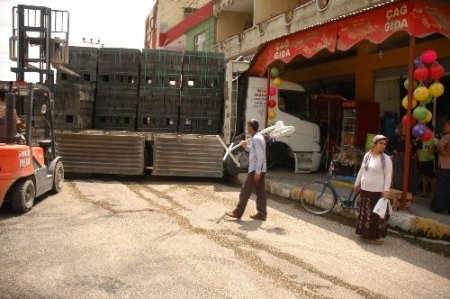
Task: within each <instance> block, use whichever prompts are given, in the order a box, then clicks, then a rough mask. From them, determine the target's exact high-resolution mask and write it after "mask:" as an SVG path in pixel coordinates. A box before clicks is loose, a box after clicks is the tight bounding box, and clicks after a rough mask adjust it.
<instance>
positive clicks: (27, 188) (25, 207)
mask: <svg viewBox="0 0 450 299" xmlns="http://www.w3.org/2000/svg"><path fill="white" fill-rule="evenodd" d="M13 188H14V189H13V190H12V194H11V206H12V209H13V210H14V211H15V212H17V213H26V212H28V211H30V210H31V208H32V207H33V204H34V199H35V197H36V188H35V187H34V182H33V181H32V180H30V179H25V180H22V181H19V182H18V183H17V184H16V185H15V186H14V187H13Z"/></svg>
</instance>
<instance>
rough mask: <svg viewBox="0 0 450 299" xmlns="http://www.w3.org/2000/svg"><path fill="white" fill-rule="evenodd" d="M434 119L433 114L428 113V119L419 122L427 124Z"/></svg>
mask: <svg viewBox="0 0 450 299" xmlns="http://www.w3.org/2000/svg"><path fill="white" fill-rule="evenodd" d="M432 118H433V113H431V112H430V111H428V114H427V117H426V118H425V119H424V120H422V121H419V122H420V123H422V124H426V123H429V122H430V121H431V119H432Z"/></svg>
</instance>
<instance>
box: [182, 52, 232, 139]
mask: <svg viewBox="0 0 450 299" xmlns="http://www.w3.org/2000/svg"><path fill="white" fill-rule="evenodd" d="M182 73H183V82H182V89H181V100H180V124H179V132H181V133H206V134H217V133H219V132H220V130H221V126H222V114H223V88H224V86H223V81H224V78H223V76H224V55H223V54H221V53H210V52H195V51H187V52H185V53H184V57H183V70H182Z"/></svg>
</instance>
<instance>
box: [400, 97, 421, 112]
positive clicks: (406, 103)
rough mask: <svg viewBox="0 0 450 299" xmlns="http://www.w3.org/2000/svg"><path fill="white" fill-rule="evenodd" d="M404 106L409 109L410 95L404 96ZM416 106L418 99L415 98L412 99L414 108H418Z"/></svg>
mask: <svg viewBox="0 0 450 299" xmlns="http://www.w3.org/2000/svg"><path fill="white" fill-rule="evenodd" d="M402 106H403V108H405V109H408V96H405V97H404V98H403V100H402ZM416 106H417V101H416V99H414V98H413V99H412V109H414V108H416Z"/></svg>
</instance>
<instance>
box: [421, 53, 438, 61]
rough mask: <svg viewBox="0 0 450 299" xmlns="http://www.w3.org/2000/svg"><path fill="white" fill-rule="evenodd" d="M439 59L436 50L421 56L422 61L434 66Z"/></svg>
mask: <svg viewBox="0 0 450 299" xmlns="http://www.w3.org/2000/svg"><path fill="white" fill-rule="evenodd" d="M436 59H437V53H436V51H434V50H426V51H424V52H423V53H422V56H420V60H421V61H422V62H423V63H426V64H432V63H433V62H435V61H436Z"/></svg>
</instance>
